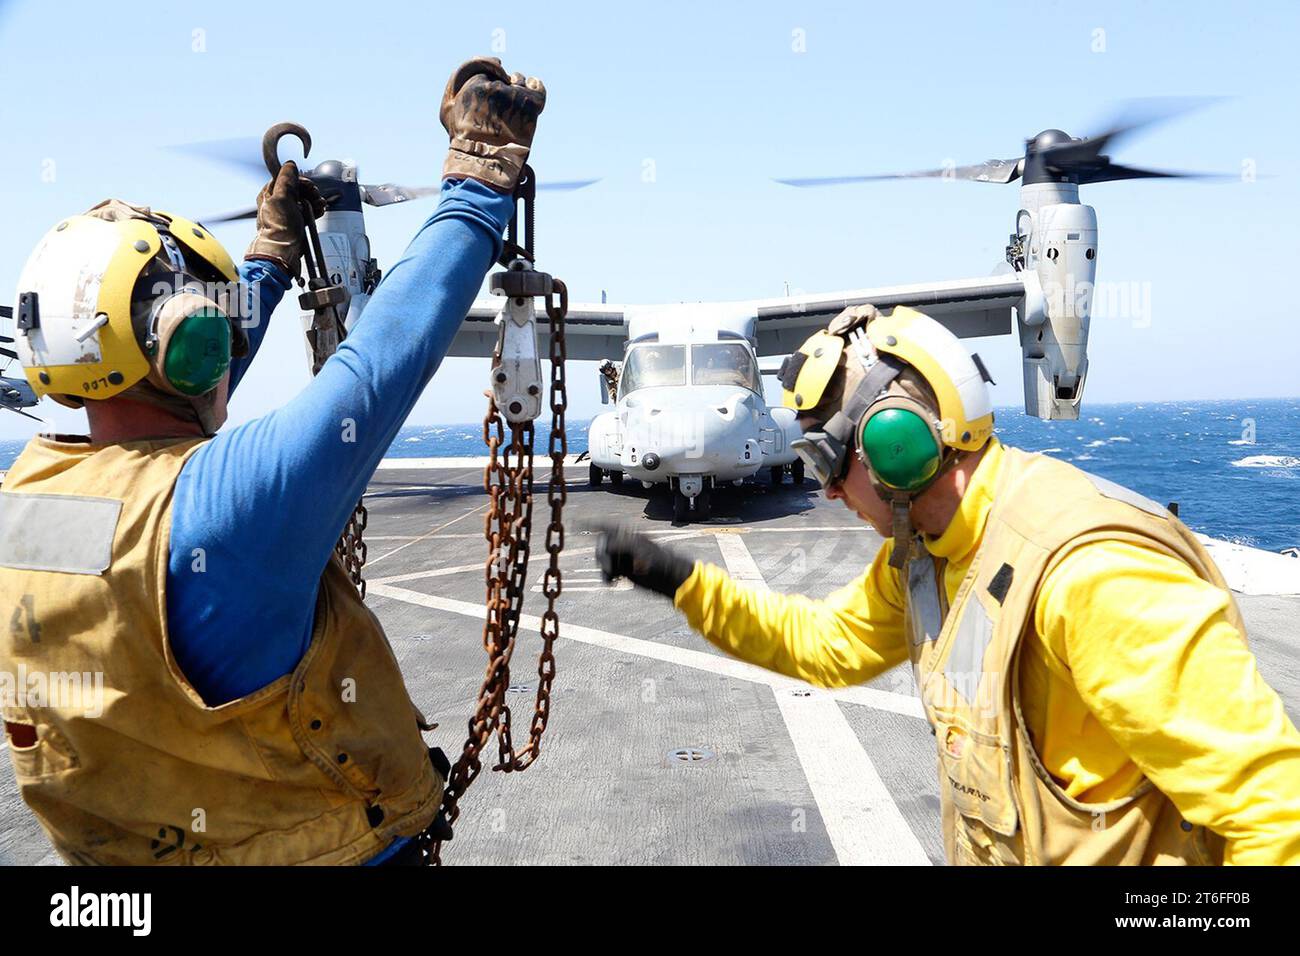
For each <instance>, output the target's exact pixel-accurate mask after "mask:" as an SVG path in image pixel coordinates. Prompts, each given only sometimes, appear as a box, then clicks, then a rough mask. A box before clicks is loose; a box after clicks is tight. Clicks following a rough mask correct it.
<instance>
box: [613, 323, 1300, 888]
mask: <svg viewBox="0 0 1300 956" xmlns="http://www.w3.org/2000/svg"><path fill="white" fill-rule="evenodd" d="M986 380H987V374H986V373H985V371H984V368H983V365H982V364H981V363H979V361H978V358H972V356H970V355H969V354H968V353H967V352H966V350H965V348H964V347H963V346H962V345H961V343H960V341H959V340H958V339H956V338H955V337H954V336H953V335H952V334H951V333H950V332H948V331H947V330H946V329H944V328H943V327H942V326H941V325H939V324H938V323H937V322H935V321H933V320H932V319H929V318H928V317H926V316H924V315H922V314H920V313H918V312H915V311H913V310H910V309H905V308H898V309H895V310H894V311H893V313H892V314H890V315H880V314H879V313H877V312H876V311H875V310H874V309H873V308H871V307H869V306H868V307H859V308H856V309H849V310H846V311H845V312H844V313H842V314H841V315H840V316H839V317H837V318H836V320H835V321H834V322H832V323H831V325H830V326H829V327H828V329H826V330H823V331H822V332H819V333H817V334H816V335H814V336H813V337H812V338H810V339H809V340H808V342H806V343H805V344H804V346H803V347H802V348H801V350H800V351H799V352H798V353H796V354H795V355H794V356H792V357H791V359H790V360H787V364H786V366H785V367H784V368H783V369H782V384H783V386H784V388H785V400H786V404H787V405H788V406H791V407H794V408H796V409H798V410H799V413H800V424H801V426H802V428H803V430H804V438H803V439H802V440H801V441H800V442H799V443H798V444H799V446H800V448H799V450H800V454H801V456H802V457H803V458H804V459H805V462H806V464H807V465H808V466H809V468H810V469H811V471H812V473H813V474H814V475H815V476H816V477H817V478H818V480H819V481H820V482H821V484H822V486H823V488H824V489H825V493H826V495H827V497H828V498H831V499H834V500H840V501H843V502H844V504H845V505H846V506H847V507H848V508H849V509H850V510H852V511H854V512H855V513H856V514H857V515H858V516H859V517H860V518H861V519H862V520H863V521H865V522H867V523H868V524H870V525H872V526H873V527H874V528H875V529H876V530H877V531H879V532H880V533H881V534H882V535H883V536H884V537H885V538H886V541H885V543H884V546H883V547H882V548H881V549H880V551H879V552H878V553H877V555H876V556H875V559H874V560H873V561H872V563H871V564H870V566H869V567H868V568H867V569H866V570H865V571H864V572H863V574H862V575H861V576H860V577H858V578H857V579H856V580H854V581H853V582H852V583H850V584H848V585H846V586H844V587H842V588H840V589H839V590H837V591H835V592H833V593H832V594H831V595H829V596H828V597H826V598H825V599H821V600H816V599H812V598H808V597H804V596H802V595H785V594H779V593H775V592H772V591H767V590H761V589H757V588H754V587H750V586H746V585H744V584H739V583H737V582H735V581H733V580H731V579H730V578H729V577H728V576H727V574H726V572H724V571H723V570H722V569H720V568H718V567H716V566H714V565H711V564H707V563H704V562H691V561H688V560H686V559H684V558H682V557H681V556H679V555H676V554H674V553H672V552H671V551H669V550H667V549H665V548H662V547H660V546H659V545H657V544H655V543H654V542H652V541H650V539H648V538H646V537H645V536H643V535H639V534H635V533H633V532H631V531H629V530H627V529H625V528H615V527H610V528H607V529H606V531H605V534H604V536H603V538H602V542H601V546H600V548H599V549H598V559H599V560H600V563H601V566H602V568H603V570H604V572H605V574H606V575H607V576H609V577H619V576H622V577H628V578H630V579H631V580H632V581H633V582H634V583H636V584H639V585H641V586H644V587H648V588H652V589H654V590H657V591H659V592H660V593H663V594H665V595H667V596H669V597H671V598H672V599H673V601H674V604H675V605H676V607H677V608H679V609H680V610H681V611H682V612H683V613H684V614H685V615H686V619H687V621H688V622H689V623H690V625H691V626H692V627H693V628H694V629H695V630H697V631H699V633H700V634H702V635H703V636H704V637H706V638H707V639H708V640H709V641H711V642H712V643H714V644H715V645H717V646H718V647H719V648H721V649H722V650H724V651H726V652H727V653H729V654H732V655H735V656H736V657H739V658H741V659H743V660H746V661H749V662H751V663H753V664H758V665H760V666H762V667H766V668H769V669H771V670H774V671H777V672H779V673H782V674H786V675H789V676H791V677H797V678H800V679H802V680H806V681H808V682H809V683H812V684H817V685H820V686H823V687H836V686H845V685H850V684H857V683H861V682H864V681H868V680H870V679H872V678H873V677H875V676H877V675H879V674H881V673H882V672H884V671H886V670H888V669H889V668H891V667H894V666H896V665H899V664H903V663H905V662H908V661H910V662H911V664H912V667H913V669H914V673H915V676H916V679H917V686H918V688H920V691H921V697H922V703H923V705H924V707H925V711H926V716H927V718H928V719H929V721H930V723H931V726H932V728H933V730H934V733H935V738H936V742H937V752H938V762H939V770H940V793H941V805H942V817H943V819H942V828H943V834H944V844H945V850H946V853H947V856H948V859H949V861H950V862H952V863H957V864H1130V863H1131V864H1147V863H1175V864H1177V863H1183V864H1214V863H1230V864H1282V863H1300V734H1298V733H1297V731H1296V728H1295V726H1294V725H1293V724H1292V722H1291V721H1290V719H1289V718H1288V717H1287V714H1286V712H1285V710H1284V708H1283V705H1282V702H1281V700H1280V699H1279V697H1278V695H1277V694H1276V693H1275V692H1274V691H1273V690H1272V689H1271V688H1270V687H1269V686H1268V685H1267V684H1265V683H1264V681H1263V680H1262V679H1261V677H1260V675H1259V672H1258V670H1257V669H1256V665H1255V659H1254V656H1253V655H1252V654H1251V652H1250V650H1249V648H1248V647H1247V644H1246V641H1245V630H1244V627H1243V625H1242V621H1241V618H1240V616H1239V614H1238V612H1237V608H1236V605H1235V603H1234V601H1233V599H1232V595H1231V593H1230V592H1229V590H1228V589H1227V587H1226V585H1225V584H1224V581H1223V579H1222V576H1221V575H1220V574H1219V572H1218V570H1217V568H1215V566H1214V564H1213V562H1212V561H1211V559H1210V558H1209V556H1208V555H1207V554H1206V553H1205V551H1204V549H1203V548H1202V547H1201V546H1200V544H1199V543H1198V542H1197V541H1196V539H1195V537H1194V536H1193V535H1192V534H1191V533H1190V532H1189V531H1188V530H1187V529H1186V528H1185V527H1184V526H1183V525H1182V524H1181V523H1180V522H1179V521H1178V520H1177V519H1176V518H1175V517H1173V516H1172V515H1171V514H1170V513H1169V512H1168V511H1167V510H1165V509H1164V508H1161V507H1160V506H1158V505H1156V504H1155V503H1153V502H1151V501H1149V500H1147V499H1145V498H1142V497H1141V496H1139V495H1137V494H1136V493H1134V492H1132V491H1129V490H1128V489H1125V488H1121V487H1120V486H1118V485H1114V484H1112V483H1111V482H1108V481H1106V480H1104V479H1101V478H1097V477H1095V476H1092V475H1088V474H1087V473H1086V472H1083V471H1081V470H1079V469H1077V468H1074V467H1073V466H1070V465H1068V464H1065V463H1063V462H1059V461H1056V460H1054V459H1051V458H1047V457H1045V456H1042V455H1031V454H1027V453H1025V452H1021V451H1019V450H1017V449H1014V448H1010V447H1007V446H1003V445H1001V444H1000V443H999V442H998V441H997V439H996V438H994V437H993V435H992V432H993V414H992V408H991V405H990V402H989V396H988V390H987V386H986V385H985V381H986Z"/></svg>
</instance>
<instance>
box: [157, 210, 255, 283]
mask: <svg viewBox="0 0 1300 956" xmlns="http://www.w3.org/2000/svg"><path fill="white" fill-rule="evenodd" d="M153 214H154V215H155V216H158V217H160V218H162V219H166V220H167V221H168V222H169V223H170V224H171V234H172V238H174V239H175V240H176V241H177V242H178V243H180V244H181V245H182V246H184V247H185V251H186V252H192V253H194V254H195V255H196V256H198V257H199V258H200V259H202V260H203V261H204V262H206V263H208V264H209V265H210V266H212V267H213V268H215V269H216V270H217V271H218V272H220V273H221V274H222V275H223V276H224V277H225V278H226V281H227V282H238V281H239V270H238V269H236V268H235V262H234V260H233V259H231V258H230V253H228V252H226V248H225V246H223V245H222V244H221V243H219V242H217V240H216V239H214V238H212V233H210V232H208V230H207V229H205V228H204V227H203V226H200V225H199V224H198V223H197V222H193V221H192V220H189V219H186V218H185V217H184V216H176V215H173V214H172V213H169V212H163V211H162V210H160V209H155V210H154V211H153Z"/></svg>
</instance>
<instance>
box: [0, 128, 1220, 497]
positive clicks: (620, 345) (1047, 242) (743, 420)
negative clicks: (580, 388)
mask: <svg viewBox="0 0 1300 956" xmlns="http://www.w3.org/2000/svg"><path fill="white" fill-rule="evenodd" d="M1142 125H1143V123H1140V122H1125V123H1119V124H1116V125H1113V126H1112V127H1111V128H1110V129H1107V130H1106V131H1104V132H1102V133H1099V134H1097V135H1094V136H1090V137H1085V138H1073V137H1071V136H1069V135H1067V134H1066V133H1064V132H1062V131H1060V130H1057V129H1048V130H1044V131H1043V132H1041V133H1039V134H1038V135H1037V136H1035V137H1033V138H1032V139H1030V140H1027V141H1026V143H1025V148H1024V153H1023V155H1021V156H1019V157H1014V158H1011V159H994V160H988V161H986V162H984V163H981V164H978V165H974V166H952V167H949V168H946V169H941V170H933V171H928V172H918V173H905V174H901V175H898V176H844V177H833V178H823V179H788V180H778V182H781V183H784V184H786V185H789V186H796V187H809V186H825V185H838V184H844V183H858V182H867V181H871V180H881V179H893V178H918V177H937V178H947V179H963V180H972V181H975V182H989V183H1002V184H1006V183H1011V182H1013V181H1015V180H1016V179H1020V180H1021V186H1020V208H1019V210H1018V211H1017V213H1016V218H1015V230H1014V232H1013V233H1012V234H1011V237H1010V242H1009V244H1008V245H1007V249H1006V258H1007V262H1008V264H1009V266H1010V271H1009V272H1007V273H1005V274H1000V275H993V276H988V277H981V278H972V279H951V280H944V281H938V282H930V283H921V284H914V285H902V286H887V287H881V288H868V289H855V290H850V291H845V292H833V293H823V294H814V295H797V296H788V295H787V296H783V297H779V298H771V299H755V300H748V301H737V302H711V303H692V304H669V305H657V306H649V305H644V306H641V305H612V304H607V303H600V304H591V305H582V304H576V303H574V304H570V306H569V311H568V318H567V320H566V330H567V332H566V338H567V351H568V357H569V358H571V359H580V360H581V359H587V360H596V361H604V362H605V366H604V367H603V370H602V371H603V374H602V377H601V382H600V384H601V388H602V394H603V397H604V399H605V401H606V402H608V401H610V400H612V401H613V402H614V408H613V410H612V411H610V412H606V413H604V414H601V415H598V416H597V417H596V418H595V419H593V421H592V423H591V426H590V433H589V436H588V437H589V441H588V447H589V451H590V456H591V464H590V466H589V467H590V480H591V482H592V484H599V483H600V482H601V481H602V480H603V478H605V477H609V478H610V480H611V482H613V483H616V484H617V483H621V482H622V480H623V477H624V476H627V477H630V478H632V479H634V480H637V481H640V482H642V484H644V485H646V486H652V485H667V486H668V487H669V489H670V490H671V492H672V493H673V496H674V514H675V517H676V518H677V519H678V520H687V519H689V518H691V517H693V516H695V517H702V516H703V515H704V514H705V513H706V512H707V509H708V503H709V492H710V490H711V489H712V488H713V487H715V486H718V485H721V484H723V483H727V482H733V483H739V482H741V481H743V480H744V479H746V478H749V477H751V476H753V475H756V474H758V473H759V472H760V471H762V470H763V469H768V471H769V474H770V475H771V476H772V478H773V480H774V481H778V482H779V481H780V480H781V479H782V476H783V475H784V474H785V473H787V472H788V473H790V474H792V476H793V478H794V479H795V481H796V482H801V481H802V479H803V474H802V472H803V469H802V463H801V462H800V461H799V460H798V459H797V458H796V456H795V455H794V453H792V452H791V451H790V442H791V440H792V439H793V438H795V437H797V436H798V426H797V424H796V423H795V421H794V418H793V413H792V412H790V411H789V410H787V409H782V408H769V407H768V406H767V404H766V402H765V401H764V399H763V389H762V384H761V382H762V380H761V378H760V374H761V371H760V366H759V359H760V358H762V357H766V356H781V355H787V354H789V353H790V352H792V351H794V350H795V349H797V348H798V347H799V345H800V344H801V343H802V342H803V340H804V339H805V338H806V337H807V336H808V335H809V334H811V333H812V332H813V331H815V330H816V329H818V328H821V327H823V326H825V324H826V323H827V322H828V321H829V320H830V319H831V318H832V317H833V316H834V315H835V314H837V313H838V312H839V311H841V310H842V309H844V308H846V307H848V306H854V305H861V304H864V303H871V304H873V305H875V306H876V307H878V308H880V309H882V310H885V311H888V310H889V309H892V308H895V307H897V306H911V307H915V308H917V309H920V310H922V311H924V312H925V313H926V314H928V315H930V316H932V317H933V318H935V319H936V320H938V321H939V322H942V323H943V324H944V325H946V326H947V327H948V328H949V329H951V330H952V331H953V332H954V333H956V334H957V335H958V336H962V337H975V336H980V337H983V336H994V335H1009V334H1011V333H1012V332H1016V333H1018V334H1019V338H1020V347H1021V353H1022V356H1023V369H1024V396H1025V411H1026V413H1027V414H1029V415H1033V416H1036V417H1038V418H1044V419H1057V420H1073V419H1077V418H1078V417H1079V407H1080V402H1081V400H1082V398H1083V390H1084V385H1085V383H1086V380H1087V373H1088V324H1089V319H1090V316H1091V308H1092V289H1093V283H1094V281H1095V279H1096V272H1097V257H1098V243H1097V214H1096V211H1095V210H1094V209H1093V208H1092V207H1091V206H1087V205H1084V204H1083V203H1081V202H1080V201H1079V187H1080V186H1081V185H1090V184H1093V183H1100V182H1108V181H1111V180H1119V179H1148V178H1175V177H1187V176H1193V175H1197V174H1188V173H1176V172H1164V171H1158V170H1149V169H1140V168H1135V167H1130V166H1122V165H1120V164H1117V163H1113V162H1111V160H1110V158H1109V157H1108V156H1106V155H1104V153H1103V150H1105V149H1106V148H1107V147H1108V146H1109V145H1111V144H1113V143H1114V142H1116V141H1117V140H1118V139H1119V138H1120V137H1122V136H1123V135H1125V134H1128V133H1131V132H1133V131H1134V130H1136V129H1138V128H1139V127H1140V126H1142ZM298 129H300V128H298ZM281 135H283V134H281ZM293 135H299V136H300V138H302V139H303V141H304V142H303V145H304V147H305V148H306V151H310V146H311V143H310V138H309V137H306V136H305V131H301V133H299V132H294V134H293ZM269 136H271V134H269V133H268V137H269ZM273 141H274V137H272V138H271V139H268V140H264V141H263V148H264V151H265V149H266V144H267V143H268V142H273ZM231 143H236V144H238V145H237V146H236V147H235V150H236V151H237V152H241V153H242V154H243V155H244V156H246V157H248V163H247V165H250V166H252V167H254V168H257V167H259V166H260V165H261V164H258V163H256V162H255V161H253V160H252V157H251V155H250V153H252V152H253V151H251V150H249V149H247V148H246V147H245V146H244V145H243V143H242V141H227V142H226V144H218V146H220V147H222V148H219V149H215V150H207V151H208V152H209V153H210V154H211V153H212V152H217V153H220V152H222V151H223V150H224V152H226V153H227V158H228V156H229V153H230V152H231V149H230V144H231ZM211 145H212V144H198V146H197V148H198V149H205V148H206V147H208V146H211ZM271 157H272V158H273V157H274V148H273V147H272V152H271ZM215 158H221V157H220V156H217V157H215ZM263 158H264V160H265V159H266V157H265V156H264V157H263ZM304 174H305V175H306V176H308V177H310V178H311V179H312V180H313V181H315V182H316V183H317V185H318V186H319V187H320V189H321V192H322V193H323V195H325V197H326V198H327V200H329V203H330V205H329V209H328V211H327V212H326V213H325V215H324V216H323V217H322V218H321V219H320V221H319V223H318V231H319V237H320V246H321V250H322V253H323V260H324V262H325V263H326V265H327V269H328V272H329V278H330V279H331V280H332V281H333V282H334V283H335V284H337V285H340V286H342V287H344V288H345V289H346V290H347V293H348V303H347V306H346V316H347V318H346V324H347V326H348V327H349V328H350V327H351V326H352V325H353V324H354V323H355V322H356V321H357V319H358V318H359V317H360V315H361V313H362V311H363V309H364V308H365V304H366V302H367V301H368V299H369V296H370V293H371V292H372V291H373V290H374V288H375V285H376V284H377V282H378V281H379V278H380V270H379V267H378V265H377V263H376V262H375V260H374V259H373V258H372V256H371V254H370V241H369V238H368V237H367V235H366V231H365V223H364V217H363V212H362V209H363V204H369V205H373V206H384V205H389V204H392V203H399V202H404V201H407V200H411V199H416V198H419V197H421V196H426V195H431V194H434V193H436V192H437V191H438V190H437V187H414V188H412V187H405V186H398V185H394V184H384V185H380V186H368V185H364V184H362V183H360V182H359V181H358V178H357V168H356V166H355V165H353V164H351V163H343V162H338V161H334V160H329V161H326V162H323V163H320V164H319V165H317V166H316V167H315V168H314V169H310V170H307V171H306V172H305V173H304ZM595 181H596V180H576V181H569V182H557V183H550V184H547V183H541V184H538V185H537V187H536V188H538V189H547V188H550V189H557V190H568V189H577V188H582V187H584V186H587V185H590V184H591V183H593V182H595ZM253 212H254V211H253V210H251V209H250V210H244V211H241V212H238V213H235V214H232V215H228V216H222V217H214V218H212V219H210V220H209V222H218V221H225V220H230V219H240V218H250V217H251V216H252V215H253ZM513 314H514V313H513V312H512V306H511V300H509V299H507V300H505V304H504V306H503V305H502V301H501V300H500V299H496V300H482V301H479V302H477V303H475V305H474V306H473V308H471V310H470V312H469V314H468V316H467V317H466V319H465V322H464V324H463V325H462V326H461V329H460V331H459V332H458V333H457V335H456V336H455V339H454V340H453V342H452V345H451V350H450V352H449V353H448V354H450V355H453V356H468V357H490V356H492V354H493V352H494V350H495V349H496V348H497V347H498V342H499V339H500V334H499V333H500V330H501V324H502V323H503V322H505V321H508V319H509V317H510V316H511V315H513ZM305 321H309V320H305ZM515 321H516V322H517V323H518V324H519V326H520V333H519V334H514V335H512V336H507V337H506V340H507V341H510V342H511V343H513V344H511V346H510V347H511V348H512V349H513V350H514V351H513V353H512V357H511V360H512V362H514V363H515V365H516V367H526V366H528V365H529V364H536V363H537V362H538V356H539V355H540V354H544V353H546V352H547V351H548V346H549V320H548V319H547V318H546V316H545V315H539V316H536V317H535V320H534V317H533V316H532V314H531V309H530V310H529V314H528V316H527V319H526V321H525V319H524V317H523V315H522V312H521V313H520V314H519V315H518V316H517V317H516V319H515ZM529 326H532V327H533V328H535V330H536V332H535V335H530V334H529ZM614 361H617V362H619V363H621V365H620V366H615V365H614ZM611 386H612V393H611ZM24 396H26V397H24ZM28 398H31V396H30V389H28V388H27V386H26V383H25V382H23V381H22V380H21V379H7V378H6V379H3V380H2V381H0V404H3V406H4V407H9V408H13V409H14V410H18V406H20V405H24V404H31V403H32V402H30V401H28V400H27V399H28ZM538 410H540V405H539V407H538ZM507 417H509V416H507Z"/></svg>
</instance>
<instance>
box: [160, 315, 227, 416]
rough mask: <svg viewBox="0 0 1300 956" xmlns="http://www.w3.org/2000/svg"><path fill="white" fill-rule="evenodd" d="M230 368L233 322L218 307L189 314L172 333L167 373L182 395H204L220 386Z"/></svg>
mask: <svg viewBox="0 0 1300 956" xmlns="http://www.w3.org/2000/svg"><path fill="white" fill-rule="evenodd" d="M229 367H230V321H229V320H228V319H227V318H226V317H225V315H223V314H222V313H220V312H217V311H216V310H214V309H204V310H203V311H201V312H195V313H194V314H193V315H191V316H188V317H186V319H185V320H184V321H183V322H181V324H180V327H179V328H177V329H176V331H175V332H173V333H172V337H171V341H169V342H168V343H167V355H166V356H164V358H163V368H162V371H163V374H164V375H165V376H167V381H169V382H171V384H172V387H173V388H175V389H176V391H178V392H180V393H181V394H182V395H202V394H204V393H205V392H210V391H212V389H214V388H216V387H217V384H218V383H219V382H220V381H221V376H223V375H225V374H226V369H228V368H229Z"/></svg>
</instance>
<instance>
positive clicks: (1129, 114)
mask: <svg viewBox="0 0 1300 956" xmlns="http://www.w3.org/2000/svg"><path fill="white" fill-rule="evenodd" d="M1219 99H1220V97H1206V96H1201V97H1160V98H1152V99H1142V100H1129V101H1128V102H1127V103H1126V104H1124V106H1123V108H1122V109H1121V110H1120V111H1119V113H1118V114H1117V115H1116V117H1115V118H1114V119H1113V120H1111V122H1110V125H1109V126H1108V127H1107V128H1106V129H1104V130H1102V131H1101V132H1100V133H1094V134H1093V135H1091V136H1085V137H1083V138H1082V139H1079V140H1076V141H1073V142H1066V143H1057V144H1055V145H1052V146H1047V147H1045V148H1043V149H1042V150H1041V151H1040V155H1041V156H1042V158H1043V161H1044V163H1046V164H1047V165H1048V166H1050V167H1052V168H1054V169H1059V170H1061V171H1063V172H1070V171H1072V167H1079V166H1089V165H1091V164H1093V163H1096V162H1098V161H1099V160H1103V159H1104V157H1103V156H1102V155H1101V154H1102V152H1103V151H1104V150H1106V149H1107V148H1108V147H1109V146H1111V145H1113V144H1115V143H1118V142H1119V141H1120V140H1121V139H1124V138H1125V137H1128V136H1130V135H1132V134H1133V133H1137V132H1139V131H1141V130H1146V129H1151V128H1153V127H1155V126H1158V125H1159V124H1161V123H1165V122H1168V121H1169V120H1172V119H1176V118H1178V117H1180V116H1184V115H1186V114H1188V113H1191V112H1194V111H1196V110H1199V109H1202V108H1204V107H1205V106H1208V105H1210V104H1211V103H1216V102H1218V101H1219ZM1093 181H1094V182H1101V181H1102V180H1093Z"/></svg>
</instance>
